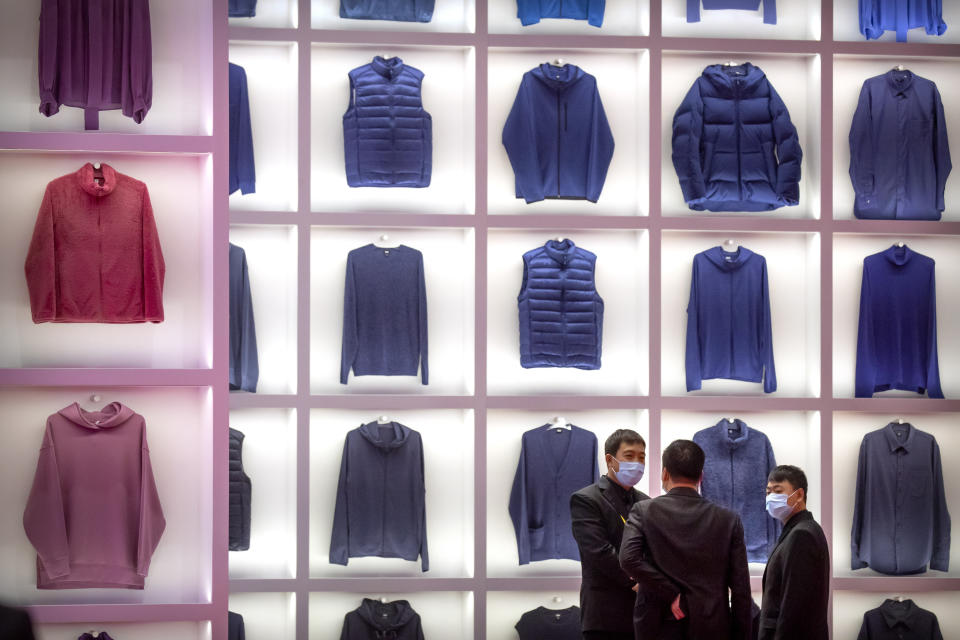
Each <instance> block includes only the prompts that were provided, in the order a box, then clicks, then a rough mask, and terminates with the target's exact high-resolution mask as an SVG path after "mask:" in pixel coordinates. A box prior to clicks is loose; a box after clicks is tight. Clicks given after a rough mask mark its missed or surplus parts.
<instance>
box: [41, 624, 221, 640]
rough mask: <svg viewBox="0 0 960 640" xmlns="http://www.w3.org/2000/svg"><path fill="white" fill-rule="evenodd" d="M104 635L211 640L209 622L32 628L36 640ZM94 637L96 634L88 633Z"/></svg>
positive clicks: (150, 639)
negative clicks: (103, 633)
mask: <svg viewBox="0 0 960 640" xmlns="http://www.w3.org/2000/svg"><path fill="white" fill-rule="evenodd" d="M92 631H96V632H98V633H99V632H101V631H106V632H107V633H108V634H110V637H111V638H114V639H115V640H121V639H123V638H137V640H169V639H170V638H176V639H177V640H212V638H213V636H212V633H211V629H210V623H209V622H156V623H139V624H138V623H129V622H97V623H73V624H40V625H35V626H34V629H33V633H34V635H35V636H36V640H77V638H78V637H80V636H81V635H82V634H84V633H91V632H92ZM91 635H93V636H94V637H96V634H94V633H91Z"/></svg>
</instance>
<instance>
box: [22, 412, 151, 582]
mask: <svg viewBox="0 0 960 640" xmlns="http://www.w3.org/2000/svg"><path fill="white" fill-rule="evenodd" d="M165 526H166V521H165V520H164V518H163V510H162V509H161V507H160V498H159V496H158V495H157V485H156V483H155V482H154V479H153V469H152V467H151V466H150V451H149V450H148V449H147V433H146V423H145V422H144V419H143V416H141V415H138V414H136V413H134V412H133V410H132V409H130V408H129V407H125V406H124V405H122V404H120V403H119V402H111V403H110V404H108V405H107V406H106V407H104V408H103V409H102V410H101V411H84V410H83V409H81V408H80V406H79V405H77V404H76V403H74V404H72V405H70V406H68V407H65V408H63V409H61V410H60V411H58V412H57V413H55V414H53V415H52V416H50V417H49V418H47V429H46V433H45V434H44V436H43V445H42V446H41V447H40V459H39V461H38V462H37V472H36V475H35V476H34V479H33V488H31V490H30V497H29V499H28V500H27V508H26V509H25V510H24V512H23V528H24V530H25V531H26V533H27V537H28V538H29V539H30V542H31V543H32V544H33V546H34V547H35V548H36V550H37V588H38V589H86V588H94V587H111V588H116V589H143V582H144V578H145V577H146V575H147V570H148V569H149V568H150V558H151V556H152V555H153V552H154V550H155V549H156V548H157V543H158V542H159V541H160V536H161V535H162V534H163V530H164V527H165Z"/></svg>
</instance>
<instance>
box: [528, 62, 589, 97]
mask: <svg viewBox="0 0 960 640" xmlns="http://www.w3.org/2000/svg"><path fill="white" fill-rule="evenodd" d="M533 75H534V76H536V77H538V78H540V80H541V81H542V82H543V83H544V84H546V85H547V86H548V87H550V88H551V89H553V90H554V91H561V90H563V89H565V88H567V87H570V86H572V85H573V84H574V83H576V82H577V81H578V80H579V79H580V78H582V77H583V76H584V72H583V70H582V69H580V67H578V66H576V65H572V64H565V65H563V66H562V67H558V66H555V65H552V64H550V63H549V62H544V63H543V64H541V65H540V66H539V67H537V68H536V69H534V70H533Z"/></svg>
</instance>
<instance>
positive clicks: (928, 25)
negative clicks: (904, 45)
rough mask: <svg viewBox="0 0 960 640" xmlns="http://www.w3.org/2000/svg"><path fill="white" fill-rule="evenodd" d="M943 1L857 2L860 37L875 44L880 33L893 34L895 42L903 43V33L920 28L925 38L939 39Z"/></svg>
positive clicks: (889, 0)
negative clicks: (895, 36)
mask: <svg viewBox="0 0 960 640" xmlns="http://www.w3.org/2000/svg"><path fill="white" fill-rule="evenodd" d="M942 16H943V0H923V2H917V1H916V0H860V33H862V34H863V35H864V36H865V37H866V38H867V40H876V39H877V38H879V37H880V36H882V35H883V32H884V31H896V32H897V42H906V41H907V31H908V30H910V29H913V28H915V27H923V28H924V29H925V30H926V32H927V35H929V36H942V35H943V32H944V31H946V30H947V23H945V22H944V21H943V17H942Z"/></svg>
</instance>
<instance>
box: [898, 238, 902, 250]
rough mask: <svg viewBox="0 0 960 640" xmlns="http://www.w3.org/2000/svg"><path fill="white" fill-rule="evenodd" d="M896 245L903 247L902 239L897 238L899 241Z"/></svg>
mask: <svg viewBox="0 0 960 640" xmlns="http://www.w3.org/2000/svg"><path fill="white" fill-rule="evenodd" d="M897 246H898V247H900V248H901V249H903V240H899V241H898V242H897Z"/></svg>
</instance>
